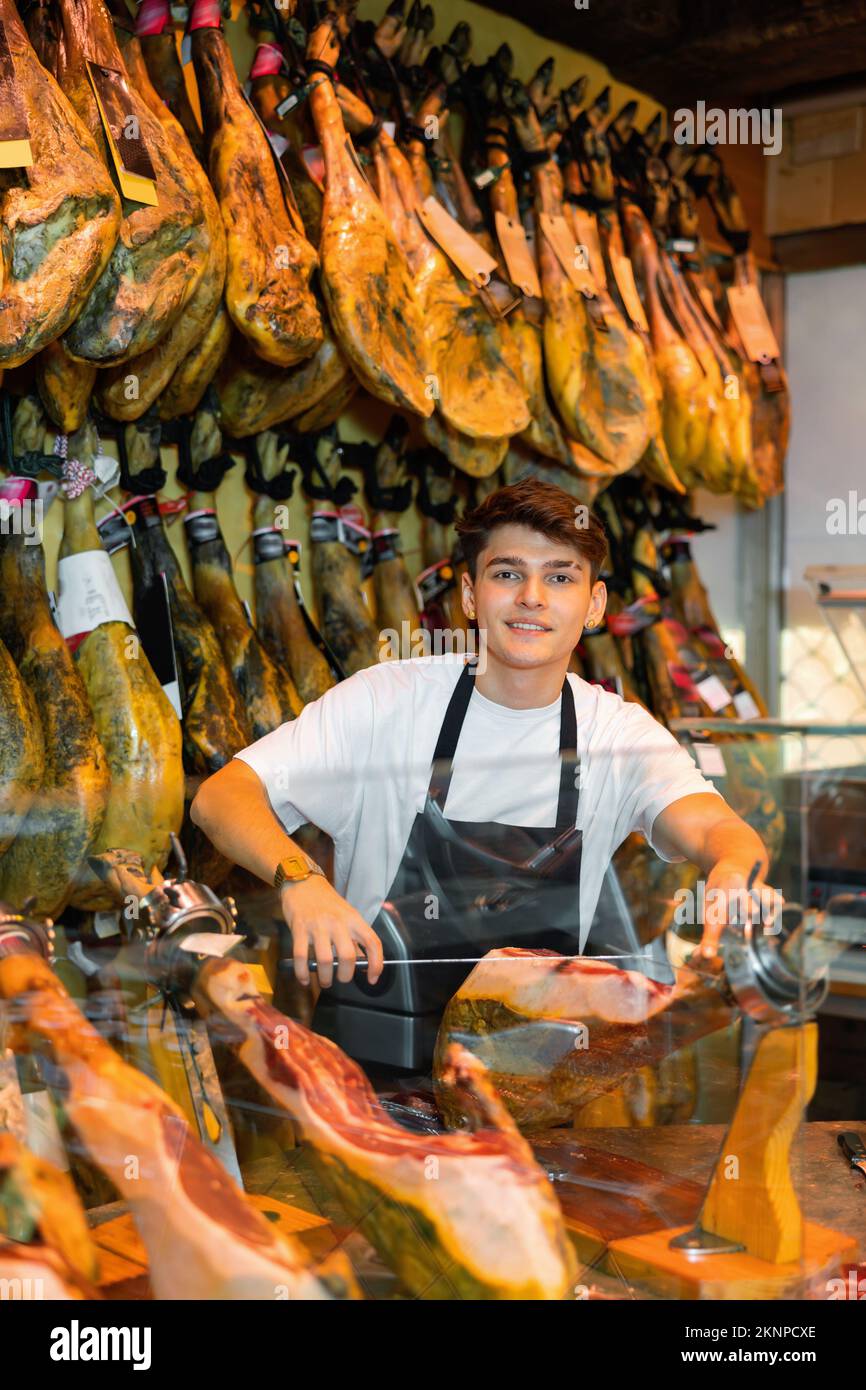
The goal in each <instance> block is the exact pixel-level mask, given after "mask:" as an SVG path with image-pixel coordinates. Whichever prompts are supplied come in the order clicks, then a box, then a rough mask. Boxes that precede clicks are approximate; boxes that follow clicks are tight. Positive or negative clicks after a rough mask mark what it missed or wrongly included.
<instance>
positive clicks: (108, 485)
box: [91, 454, 120, 499]
mask: <svg viewBox="0 0 866 1390" xmlns="http://www.w3.org/2000/svg"><path fill="white" fill-rule="evenodd" d="M91 467H92V468H93V471H94V473H95V474H96V476H97V478H98V479H99V482H98V485H96V486H94V489H93V495H94V497H95V498H97V499H99V498H100V497H104V496H105V494H106V493H107V492H110V491H111V489H112V488H113V487H115V486H116V484H117V480H118V478H119V477H120V460H119V459H113V458H112V457H111V455H110V454H97V455H96V458H95V459H94V460H93V463H92V464H91Z"/></svg>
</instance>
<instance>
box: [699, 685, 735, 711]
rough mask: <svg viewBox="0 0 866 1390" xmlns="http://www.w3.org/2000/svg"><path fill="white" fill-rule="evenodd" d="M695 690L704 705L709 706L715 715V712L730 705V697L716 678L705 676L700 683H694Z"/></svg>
mask: <svg viewBox="0 0 866 1390" xmlns="http://www.w3.org/2000/svg"><path fill="white" fill-rule="evenodd" d="M695 690H696V691H697V692H698V694H699V695H700V697H701V699H702V700H703V702H704V704H705V705H709V707H710V709H711V710H712V711H713V713H714V714H715V712H716V710H720V709H724V708H725V706H726V705H729V704H730V703H731V697H730V694H729V693H728V691H727V690H726V689H725V687H724V686H723V685H722V682H721V681H720V680H719V678H718V676H707V677H705V679H704V680H702V681H696V682H695Z"/></svg>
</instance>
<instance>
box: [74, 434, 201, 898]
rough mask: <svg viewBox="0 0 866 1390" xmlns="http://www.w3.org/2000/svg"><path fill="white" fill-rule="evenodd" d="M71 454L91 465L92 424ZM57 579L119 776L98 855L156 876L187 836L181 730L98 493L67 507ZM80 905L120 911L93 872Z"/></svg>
mask: <svg viewBox="0 0 866 1390" xmlns="http://www.w3.org/2000/svg"><path fill="white" fill-rule="evenodd" d="M68 449H69V457H70V459H77V460H78V462H79V463H80V464H82V465H84V466H89V465H90V464H91V463H92V461H93V457H94V453H95V450H96V437H95V433H94V431H93V428H92V426H91V425H88V426H86V428H85V429H83V430H81V431H80V433H79V434H78V435H72V436H70V439H69V443H68ZM58 575H59V587H60V607H59V613H60V626H61V631H63V633H64V635H65V636H66V637H67V640H68V641H69V643H70V645H71V646H72V648H73V654H74V657H75V664H76V667H77V670H78V672H79V675H80V676H81V678H82V680H83V681H84V685H85V687H86V689H87V694H88V697H89V700H90V708H91V710H92V712H93V718H94V721H95V724H96V733H97V737H98V739H99V742H100V743H101V745H102V747H103V749H104V750H105V755H106V758H107V759H108V766H109V769H110V771H111V792H110V795H109V798H108V807H107V809H106V813H105V818H104V820H103V822H102V825H101V827H100V830H99V834H98V835H97V837H96V840H95V841H94V843H93V845H92V846H91V849H92V852H93V853H94V854H99V853H100V852H101V851H102V850H105V849H115V848H123V849H128V850H131V851H133V852H134V853H137V854H139V855H141V858H142V860H143V861H144V865H145V869H146V870H147V872H150V870H151V869H152V868H153V867H154V866H156V867H157V868H159V869H162V868H164V867H165V864H166V861H167V859H168V855H169V850H170V841H169V834H170V833H171V832H174V833H175V834H176V833H177V832H178V831H179V830H180V825H181V820H182V817H183V764H182V761H181V731H180V724H179V723H178V719H177V715H176V714H175V712H174V710H173V709H172V707H171V704H170V703H169V700H168V697H167V696H166V694H165V692H164V691H163V689H162V687H161V686H160V684H159V681H158V680H157V678H156V675H155V674H154V671H153V668H152V666H151V664H150V662H149V661H148V659H147V656H146V655H145V653H144V651H143V650H142V649H141V641H140V638H139V636H138V633H137V632H136V631H135V628H134V627H133V625H132V619H131V616H130V614H129V611H128V609H127V608H126V604H125V603H124V601H123V598H122V595H121V594H120V591H119V587H118V585H117V580H116V578H115V576H114V571H113V568H112V566H111V561H110V560H109V558H108V555H107V554H106V552H105V549H104V547H103V545H102V540H101V537H100V535H99V532H98V531H97V529H96V525H95V522H94V517H93V492H92V491H91V489H90V487H87V486H85V487H84V489H83V491H81V492H80V493H79V494H78V495H77V496H70V498H69V499H68V500H67V502H66V504H65V508H64V521H63V540H62V542H61V547H60V560H59V565H58ZM82 586H83V587H84V592H88V590H89V591H90V593H91V595H93V594H94V593H95V594H97V595H98V597H99V599H100V602H99V605H98V611H99V613H100V616H101V617H103V619H104V620H103V621H99V622H98V624H97V626H95V627H94V626H92V621H93V620H92V618H91V619H88V616H87V614H88V611H89V610H88V608H87V607H86V606H85V607H82V604H81V598H80V595H81V592H82ZM82 629H84V630H82ZM71 902H72V904H73V906H75V907H81V908H84V909H86V910H91V911H97V910H101V909H105V908H111V907H113V906H114V904H113V902H112V900H111V899H110V897H108V896H107V894H106V892H105V890H104V888H103V887H102V884H101V883H99V882H98V880H96V879H95V878H94V876H93V875H92V874H91V873H90V871H89V870H88V869H86V868H84V867H82V869H81V871H80V874H79V883H78V886H77V887H76V888H75V890H74V892H73V895H72V898H71Z"/></svg>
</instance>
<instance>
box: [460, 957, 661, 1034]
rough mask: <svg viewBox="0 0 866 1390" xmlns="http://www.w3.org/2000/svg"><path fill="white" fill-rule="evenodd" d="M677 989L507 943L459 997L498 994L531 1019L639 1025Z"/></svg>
mask: <svg viewBox="0 0 866 1390" xmlns="http://www.w3.org/2000/svg"><path fill="white" fill-rule="evenodd" d="M675 993H676V991H675V987H674V986H673V985H660V984H657V983H656V981H654V980H649V979H647V977H646V976H645V975H641V974H640V972H639V971H636V970H620V969H619V968H618V967H617V966H615V965H610V964H609V963H608V962H607V961H602V960H593V959H592V958H591V957H588V958H586V959H584V960H567V959H563V957H562V956H560V955H556V954H554V953H547V952H536V951H524V950H520V949H519V948H518V947H504V948H503V949H501V950H497V951H491V952H490V953H489V955H486V956H485V957H484V959H483V960H482V961H481V962H479V964H478V965H476V967H475V969H474V970H473V971H472V973H471V974H470V975H468V976H467V978H466V980H465V981H464V983H463V984H462V985H461V987H460V989H459V990H458V992H457V996H456V997H457V998H459V999H495V1000H497V1001H498V1002H499V1003H502V1004H504V1005H505V1006H506V1008H509V1009H511V1010H513V1012H514V1013H516V1014H520V1015H521V1016H523V1017H526V1018H539V1019H541V1018H550V1019H553V1018H557V1019H574V1020H580V1021H582V1022H585V1021H586V1020H587V1019H588V1018H597V1019H601V1020H602V1021H603V1022H605V1023H626V1024H629V1023H631V1024H634V1023H644V1022H645V1021H646V1020H647V1019H648V1018H652V1017H653V1015H654V1014H657V1013H661V1011H662V1010H663V1009H666V1008H667V1007H668V1005H669V1004H670V1003H671V1002H672V1001H673V998H674V995H675Z"/></svg>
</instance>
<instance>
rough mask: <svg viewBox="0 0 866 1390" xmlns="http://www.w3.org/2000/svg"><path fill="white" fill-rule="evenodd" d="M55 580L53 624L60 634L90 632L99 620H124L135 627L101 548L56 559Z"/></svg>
mask: <svg viewBox="0 0 866 1390" xmlns="http://www.w3.org/2000/svg"><path fill="white" fill-rule="evenodd" d="M57 582H58V586H59V589H60V598H59V600H58V603H57V626H58V627H59V628H60V631H61V633H62V634H63V636H64V637H75V636H76V635H77V634H78V633H80V632H92V631H93V629H94V628H95V627H100V626H101V625H102V623H127V624H128V625H129V627H131V628H134V627H135V624H134V623H133V621H132V614H131V613H130V611H129V609H128V608H127V606H126V599H125V598H124V597H123V594H122V593H121V591H120V585H119V584H118V582H117V575H116V574H115V573H114V567H113V566H112V563H111V561H110V559H109V558H108V555H107V553H106V552H105V551H104V550H85V551H84V552H83V553H82V554H80V555H67V556H66V557H65V558H64V559H62V560H59V561H58V563H57Z"/></svg>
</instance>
